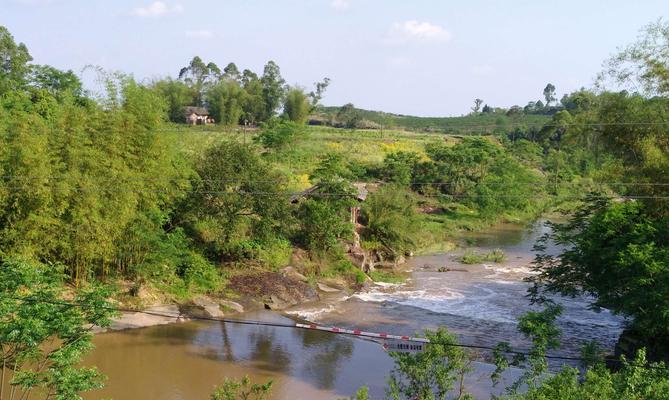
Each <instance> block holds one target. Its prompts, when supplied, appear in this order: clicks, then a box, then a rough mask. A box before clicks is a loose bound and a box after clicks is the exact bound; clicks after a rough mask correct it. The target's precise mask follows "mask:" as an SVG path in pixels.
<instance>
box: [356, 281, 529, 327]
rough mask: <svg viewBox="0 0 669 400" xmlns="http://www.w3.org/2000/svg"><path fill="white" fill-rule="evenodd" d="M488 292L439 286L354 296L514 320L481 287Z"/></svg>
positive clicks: (460, 313)
mask: <svg viewBox="0 0 669 400" xmlns="http://www.w3.org/2000/svg"><path fill="white" fill-rule="evenodd" d="M481 289H482V291H483V292H484V293H485V294H483V295H479V296H474V297H471V296H469V295H468V296H465V294H463V293H461V292H458V291H455V290H449V289H444V288H442V289H440V290H439V291H438V293H434V292H428V291H426V290H407V291H398V292H392V293H388V292H381V291H376V290H372V291H369V292H366V293H359V294H356V295H353V297H355V298H358V299H359V300H362V301H368V302H375V303H381V302H391V303H395V304H400V305H404V306H410V307H416V308H421V309H423V310H428V311H432V312H436V313H440V314H451V315H457V316H463V317H468V318H474V319H483V320H491V321H496V322H502V323H515V321H516V320H515V316H514V315H512V314H511V313H509V312H508V310H506V309H502V308H500V307H499V306H497V305H495V304H492V303H491V300H492V299H493V298H495V297H496V296H497V295H498V294H497V293H496V292H495V291H494V290H491V289H488V288H485V287H482V288H481Z"/></svg>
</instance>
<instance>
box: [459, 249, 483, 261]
mask: <svg viewBox="0 0 669 400" xmlns="http://www.w3.org/2000/svg"><path fill="white" fill-rule="evenodd" d="M484 260H485V257H484V256H483V255H481V254H479V253H477V252H476V251H474V250H471V249H467V250H465V252H464V254H463V255H462V257H460V262H461V263H463V264H481V263H482V262H483V261H484Z"/></svg>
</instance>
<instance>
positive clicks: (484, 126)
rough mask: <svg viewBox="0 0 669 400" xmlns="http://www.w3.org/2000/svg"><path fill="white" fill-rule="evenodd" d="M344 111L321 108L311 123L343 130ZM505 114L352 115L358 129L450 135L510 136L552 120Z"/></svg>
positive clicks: (383, 113)
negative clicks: (499, 134)
mask: <svg viewBox="0 0 669 400" xmlns="http://www.w3.org/2000/svg"><path fill="white" fill-rule="evenodd" d="M341 109H342V107H320V108H319V109H318V110H317V111H316V112H315V113H314V114H313V115H312V116H311V123H312V124H324V125H333V126H343V125H344V124H345V121H342V120H341V119H342V118H338V114H339V113H340V110H341ZM504 111H505V110H504ZM504 111H495V112H492V113H479V114H472V115H467V116H462V117H416V116H411V115H402V114H392V113H386V112H382V111H370V110H364V109H360V108H353V109H352V112H354V113H357V117H358V119H359V121H358V125H357V127H359V128H370V129H381V128H383V129H391V128H393V129H406V130H410V131H424V132H443V133H449V134H490V133H496V132H508V131H510V130H512V129H515V128H521V129H527V128H531V127H535V128H541V127H542V126H543V125H544V124H546V123H547V122H548V121H550V118H551V117H550V115H539V114H517V115H514V116H508V115H506V113H505V112H504ZM340 117H341V116H340Z"/></svg>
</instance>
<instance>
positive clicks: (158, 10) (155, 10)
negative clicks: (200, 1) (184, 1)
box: [131, 1, 184, 18]
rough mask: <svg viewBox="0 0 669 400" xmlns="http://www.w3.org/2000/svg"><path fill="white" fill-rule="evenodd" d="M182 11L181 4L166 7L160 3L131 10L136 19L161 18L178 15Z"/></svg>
mask: <svg viewBox="0 0 669 400" xmlns="http://www.w3.org/2000/svg"><path fill="white" fill-rule="evenodd" d="M183 11H184V8H183V6H182V5H181V4H175V5H172V6H170V5H168V4H167V3H165V2H162V1H154V2H153V3H151V4H149V5H147V6H145V7H136V8H134V9H133V10H132V13H131V14H132V15H134V16H136V17H153V18H158V17H163V16H165V15H168V14H180V13H182V12H183Z"/></svg>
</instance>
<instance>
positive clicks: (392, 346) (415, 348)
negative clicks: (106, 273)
mask: <svg viewBox="0 0 669 400" xmlns="http://www.w3.org/2000/svg"><path fill="white" fill-rule="evenodd" d="M426 346H427V343H421V342H407V341H405V340H386V341H384V342H383V348H384V349H385V350H386V351H390V352H396V353H422V352H423V351H425V347H426Z"/></svg>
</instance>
